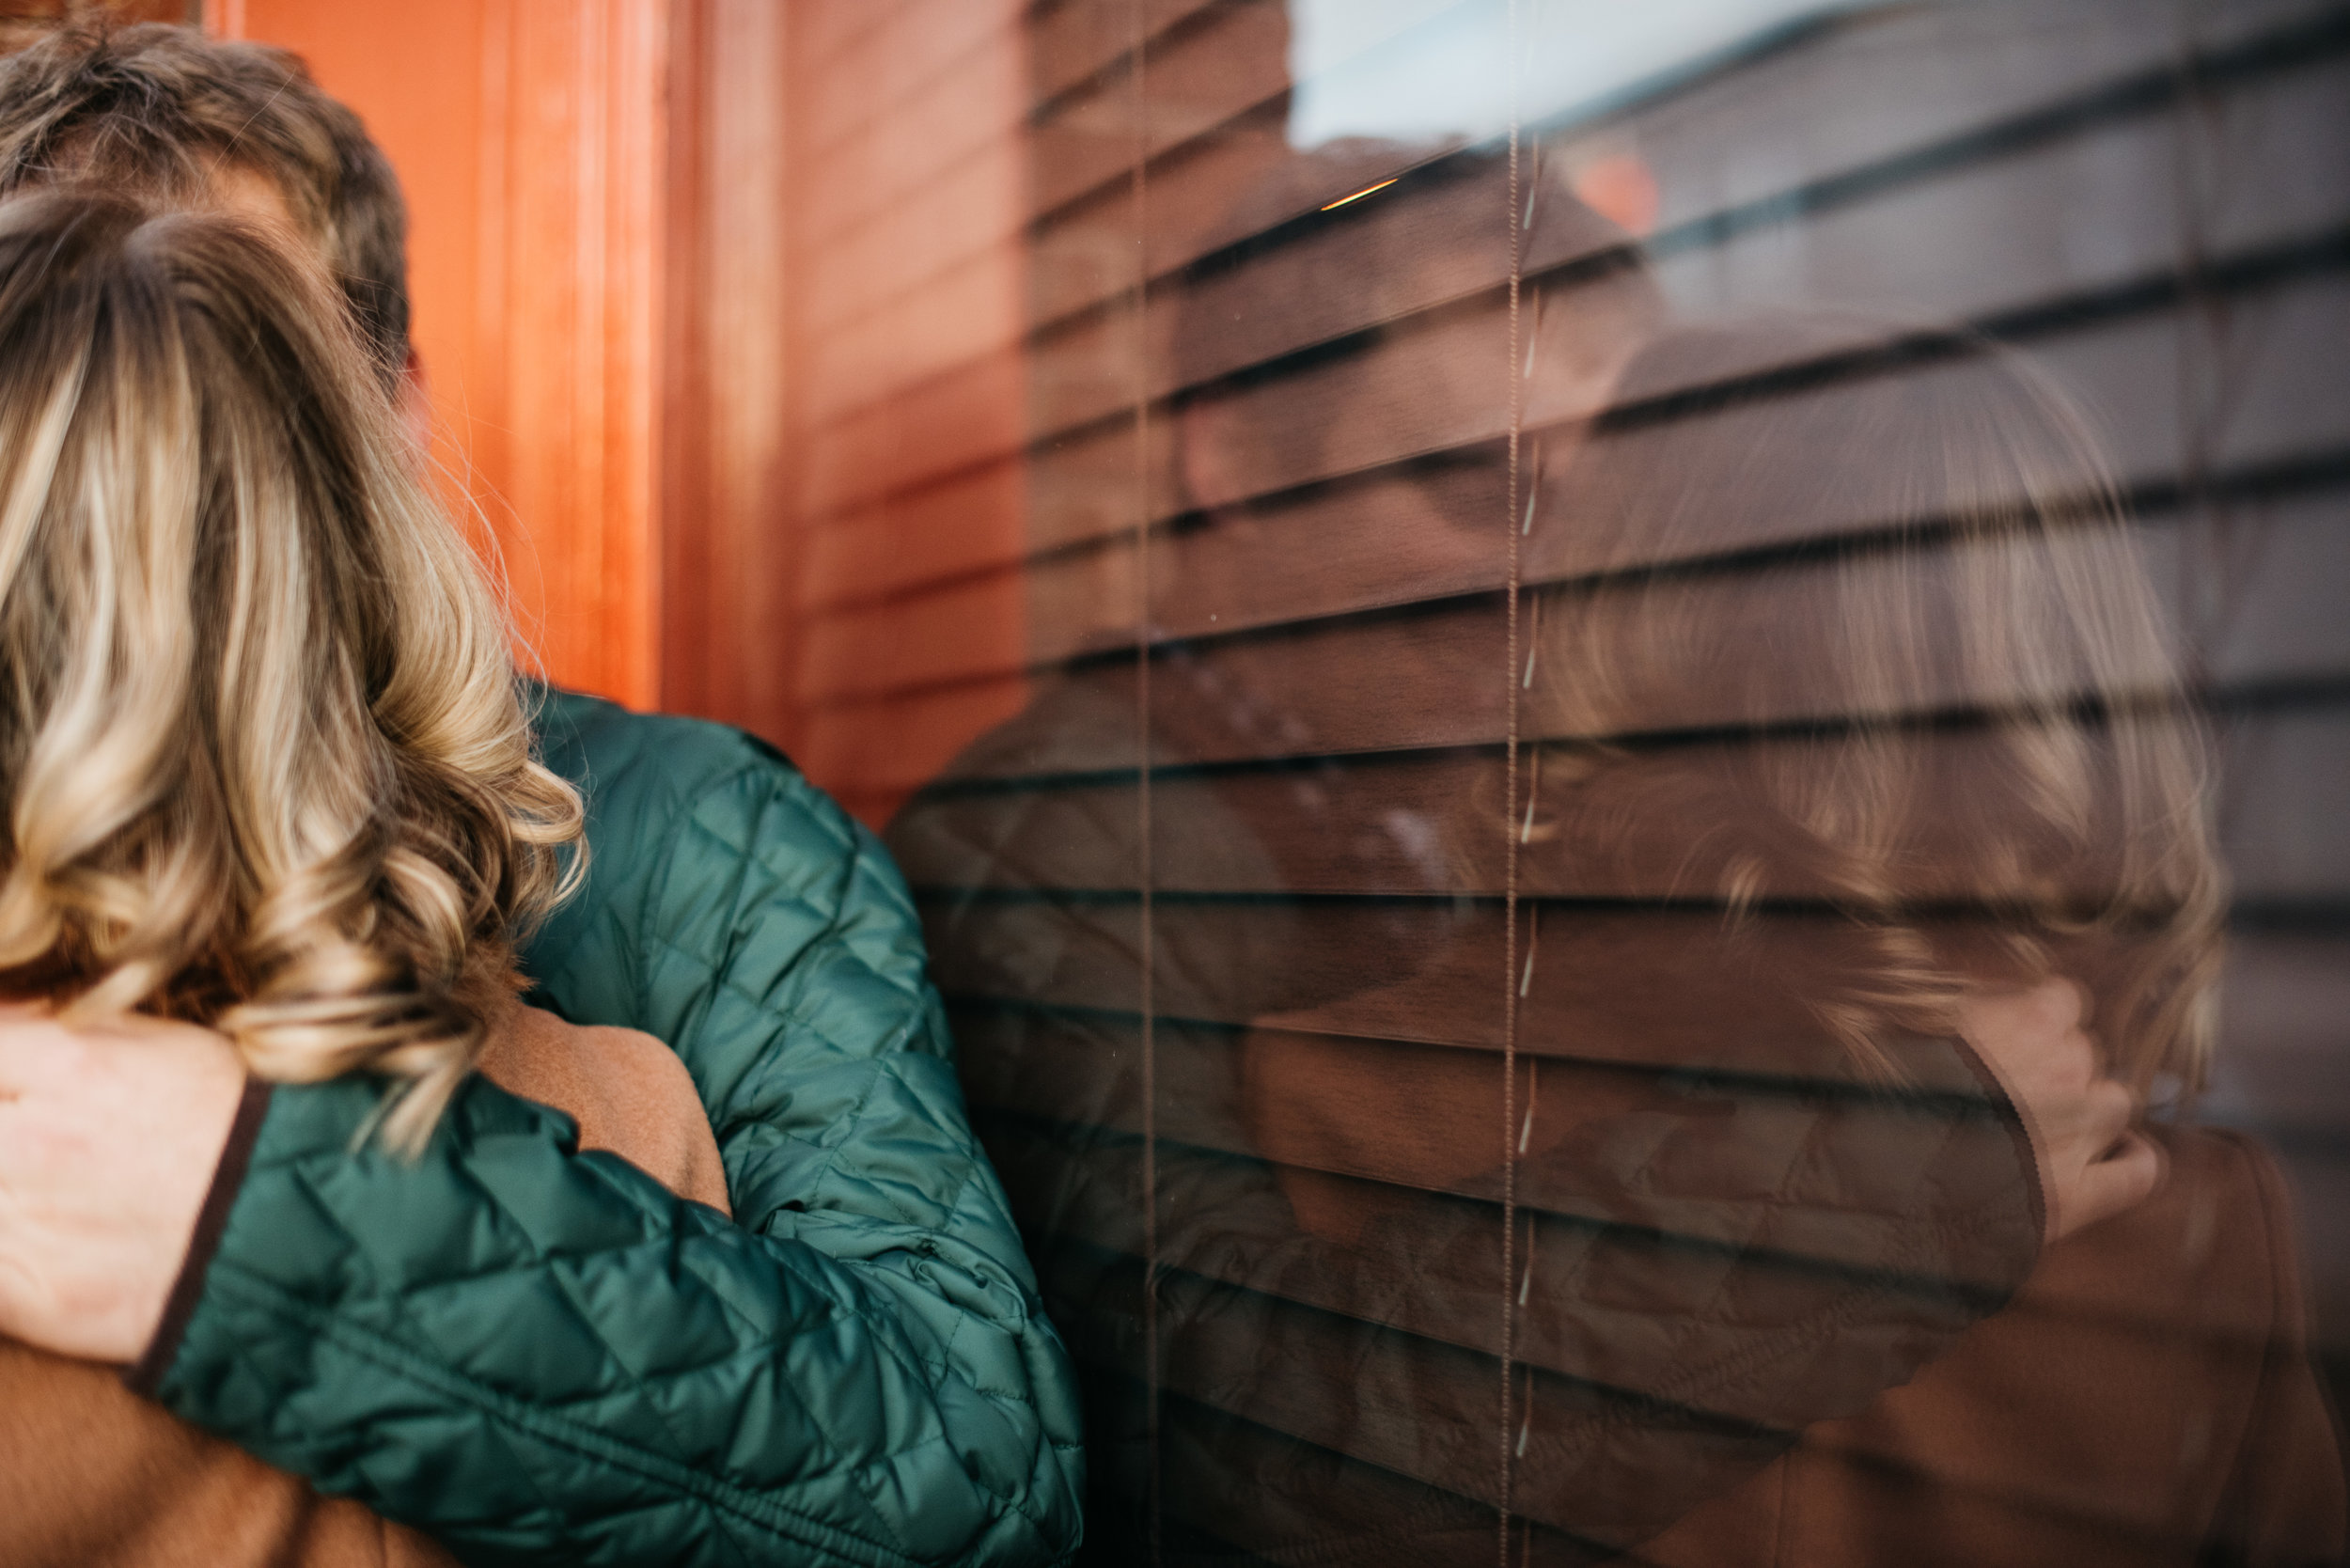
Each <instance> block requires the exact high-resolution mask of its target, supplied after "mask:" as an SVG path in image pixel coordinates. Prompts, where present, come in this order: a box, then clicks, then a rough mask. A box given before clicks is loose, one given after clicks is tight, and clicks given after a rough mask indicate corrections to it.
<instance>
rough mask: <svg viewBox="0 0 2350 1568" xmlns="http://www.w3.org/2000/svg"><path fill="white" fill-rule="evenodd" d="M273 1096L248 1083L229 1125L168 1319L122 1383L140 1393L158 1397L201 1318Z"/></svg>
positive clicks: (267, 1088)
mask: <svg viewBox="0 0 2350 1568" xmlns="http://www.w3.org/2000/svg"><path fill="white" fill-rule="evenodd" d="M269 1095H270V1086H269V1085H268V1084H265V1083H263V1082H262V1081H261V1080H260V1079H258V1078H247V1079H245V1081H244V1094H243V1097H242V1098H241V1099H239V1100H238V1102H237V1115H236V1120H234V1121H231V1122H229V1123H228V1145H227V1148H225V1149H223V1150H222V1151H221V1152H220V1164H219V1166H217V1167H216V1168H214V1169H213V1171H212V1184H211V1188H210V1189H209V1190H208V1191H206V1193H205V1194H204V1207H203V1208H201V1209H199V1210H198V1211H196V1234H195V1235H194V1236H193V1237H191V1238H190V1239H189V1241H188V1255H187V1258H186V1260H185V1261H184V1262H181V1263H180V1278H177V1279H175V1280H173V1281H172V1283H171V1294H170V1295H169V1296H168V1297H166V1298H165V1299H164V1317H163V1321H162V1322H161V1323H159V1324H157V1325H155V1337H154V1338H153V1339H152V1340H150V1341H148V1344H147V1354H146V1355H144V1356H140V1357H139V1358H138V1361H137V1362H136V1364H134V1365H133V1367H132V1368H131V1369H130V1370H129V1371H127V1372H124V1373H123V1374H122V1381H123V1382H124V1383H125V1384H127V1385H128V1386H129V1387H130V1389H131V1391H132V1392H133V1393H134V1394H138V1395H141V1396H142V1397H145V1398H148V1399H152V1398H153V1397H154V1396H155V1390H156V1389H157V1388H160V1387H162V1385H163V1381H164V1373H165V1372H169V1371H170V1370H171V1364H172V1362H174V1361H175V1360H178V1359H179V1356H180V1341H181V1340H182V1339H183V1338H185V1337H186V1335H187V1332H188V1324H189V1322H190V1321H191V1320H192V1319H194V1318H195V1316H196V1303H197V1302H199V1301H201V1300H203V1298H204V1275H205V1273H206V1271H207V1270H209V1269H210V1268H211V1266H212V1254H213V1253H215V1252H217V1251H219V1250H220V1238H221V1236H222V1234H223V1233H224V1232H225V1231H227V1229H228V1214H229V1211H230V1210H232V1209H234V1208H235V1207H236V1206H237V1194H238V1193H239V1192H241V1191H243V1189H244V1173H245V1169H246V1168H247V1167H248V1166H250V1165H251V1164H252V1163H253V1146H254V1145H255V1144H256V1143H258V1142H259V1141H260V1138H261V1121H262V1120H263V1119H264V1118H265V1117H267V1116H268V1115H269Z"/></svg>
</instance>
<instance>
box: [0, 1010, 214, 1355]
mask: <svg viewBox="0 0 2350 1568" xmlns="http://www.w3.org/2000/svg"><path fill="white" fill-rule="evenodd" d="M244 1077H245V1074H244V1065H243V1062H242V1061H241V1060H240V1059H239V1058H238V1057H237V1055H236V1053H235V1052H234V1051H233V1050H231V1049H230V1048H229V1045H228V1043H227V1041H225V1040H224V1039H222V1038H221V1037H220V1036H219V1035H216V1034H214V1033H212V1032H211V1030H209V1029H201V1028H197V1027H194V1026H193V1025H187V1024H170V1023H164V1022H161V1021H158V1020H154V1019H148V1018H134V1019H125V1020H122V1021H119V1022H117V1023H112V1024H108V1025H105V1026H103V1027H82V1028H69V1027H66V1026H64V1025H62V1024H59V1023H57V1022H55V1020H54V1019H52V1018H50V1017H49V1016H47V1015H46V1014H45V1013H43V1012H40V1011H35V1010H32V1009H22V1008H11V1009H8V1010H6V1011H0V1336H4V1337H7V1338H9V1339H14V1340H21V1341H24V1343H26V1344H29V1345H32V1346H34V1347H35V1348H37V1349H40V1350H46V1351H52V1352H55V1354H58V1355H61V1356H83V1357H86V1358H88V1359H92V1360H100V1361H124V1362H127V1361H133V1360H136V1359H137V1358H138V1356H140V1355H141V1353H143V1352H144V1351H145V1350H146V1348H147V1345H148V1341H150V1340H151V1339H152V1338H153V1337H154V1334H155V1330H156V1327H157V1325H159V1324H160V1323H161V1322H162V1320H163V1313H164V1305H165V1302H166V1299H167V1298H168V1297H169V1295H170V1294H171V1287H172V1284H173V1282H174V1280H176V1279H177V1278H178V1277H179V1273H180V1264H181V1262H183V1261H184V1260H185V1258H186V1256H187V1251H188V1244H189V1241H190V1239H191V1238H192V1237H193V1235H194V1234H195V1231H196V1216H197V1212H198V1211H199V1210H200V1209H201V1208H202V1206H203V1202H204V1196H205V1193H206V1192H207V1190H208V1189H209V1188H210V1187H211V1181H212V1173H213V1171H214V1169H215V1168H217V1167H218V1165H219V1163H220V1156H221V1151H222V1149H223V1148H224V1147H225V1146H226V1145H227V1140H228V1129H229V1125H230V1123H231V1122H232V1121H235V1119H236V1112H237V1102H238V1100H239V1098H240V1096H241V1095H242V1094H243V1088H244Z"/></svg>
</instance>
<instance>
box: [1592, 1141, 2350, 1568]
mask: <svg viewBox="0 0 2350 1568" xmlns="http://www.w3.org/2000/svg"><path fill="white" fill-rule="evenodd" d="M2154 1136H2155V1137H2156V1138H2157V1139H2158V1141H2160V1142H2161V1144H2162V1146H2163V1149H2164V1151H2165V1152H2166V1153H2167V1154H2168V1155H2169V1168H2168V1171H2167V1173H2166V1175H2165V1178H2164V1181H2163V1184H2162V1185H2161V1186H2160V1187H2159V1188H2158V1189H2157V1190H2156V1191H2155V1193H2154V1196H2153V1197H2152V1198H2150V1199H2148V1200H2146V1201H2145V1202H2143V1203H2141V1204H2139V1206H2138V1207H2136V1208H2135V1209H2132V1210H2130V1211H2128V1212H2127V1213H2125V1214H2123V1215H2116V1216H2115V1217H2114V1218H2112V1219H2108V1220H2107V1221H2105V1222H2103V1223H2102V1224H2098V1225H2094V1226H2092V1227H2090V1228H2089V1229H2088V1230H2086V1231H2081V1232H2080V1233H2078V1234H2077V1235H2074V1236H2070V1237H2068V1238H2066V1239H2065V1240H2064V1241H2062V1242H2060V1243H2058V1244H2057V1245H2056V1246H2055V1247H2051V1248H2049V1250H2048V1252H2047V1254H2046V1256H2045V1258H2044V1259H2043V1260H2042V1262H2041V1266H2040V1268H2039V1270H2038V1271H2037V1272H2036V1273H2035V1274H2034V1275H2033V1276H2032V1278H2031V1279H2030V1280H2029V1283H2027V1284H2026V1286H2025V1288H2024V1290H2023V1293H2022V1294H2020V1295H2018V1296H2017V1297H2016V1299H2015V1300H2014V1301H2013V1303H2012V1304H2010V1306H2009V1307H2008V1308H2007V1309H2006V1310H2005V1311H2002V1312H1999V1313H1998V1314H1997V1315H1995V1316H1993V1317H1990V1318H1986V1319H1984V1320H1983V1321H1982V1322H1981V1323H1979V1324H1977V1325H1975V1326H1974V1327H1973V1328H1971V1329H1969V1330H1968V1331H1967V1333H1966V1336H1965V1337H1964V1338H1962V1339H1961V1340H1960V1341H1959V1342H1958V1344H1957V1346H1956V1347H1955V1348H1954V1349H1952V1350H1951V1353H1950V1354H1949V1355H1947V1356H1943V1357H1942V1358H1941V1359H1940V1360H1938V1361H1935V1362H1934V1363H1933V1364H1932V1365H1930V1366H1928V1367H1927V1368H1926V1369H1925V1370H1924V1371H1923V1372H1920V1373H1919V1375H1918V1376H1917V1377H1916V1378H1915V1379H1914V1380H1913V1381H1912V1382H1910V1383H1909V1384H1908V1386H1907V1387H1905V1388H1897V1389H1894V1390H1893V1391H1892V1392H1890V1393H1888V1394H1885V1395H1883V1396H1881V1397H1880V1398H1879V1399H1878V1400H1877V1401H1876V1403H1873V1404H1872V1405H1871V1406H1869V1408H1868V1409H1866V1410H1864V1411H1862V1412H1861V1413H1860V1414H1859V1415H1857V1416H1855V1417H1853V1418H1851V1419H1847V1420H1840V1421H1831V1422H1826V1423H1824V1424H1822V1425H1820V1426H1817V1427H1814V1428H1812V1429H1810V1431H1808V1432H1806V1433H1805V1434H1804V1435H1803V1437H1802V1440H1801V1441H1800V1442H1799V1443H1798V1444H1797V1445H1796V1447H1795V1449H1794V1451H1793V1452H1792V1453H1790V1454H1789V1455H1788V1456H1787V1457H1785V1458H1784V1459H1781V1460H1780V1461H1779V1462H1778V1464H1775V1465H1773V1466H1770V1467H1769V1468H1768V1469H1766V1470H1764V1471H1763V1472H1762V1473H1761V1474H1760V1475H1757V1476H1755V1477H1754V1478H1753V1479H1752V1480H1751V1481H1749V1482H1747V1483H1746V1484H1745V1485H1744V1486H1741V1487H1739V1488H1738V1489H1737V1490H1736V1491H1734V1492H1731V1493H1730V1494H1729V1495H1728V1496H1726V1497H1718V1498H1716V1500H1714V1501H1713V1502H1711V1503H1708V1504H1707V1505H1706V1506H1704V1507H1703V1508H1700V1509H1699V1510H1698V1511H1697V1512H1696V1513H1692V1514H1690V1515H1689V1516H1688V1517H1687V1518H1685V1519H1684V1520H1683V1521H1682V1522H1681V1523H1680V1524H1679V1525H1677V1526H1675V1527H1674V1528H1673V1529H1670V1530H1669V1531H1668V1532H1667V1533H1666V1534H1665V1535H1663V1536H1662V1537H1660V1538H1658V1539H1657V1540H1655V1541H1653V1542H1651V1543H1650V1544H1649V1545H1648V1546H1647V1547H1646V1548H1645V1549H1644V1550H1643V1551H1641V1552H1639V1553H1637V1554H1635V1555H1634V1557H1633V1559H1632V1560H1633V1561H1637V1562H1639V1563H1642V1564H1647V1565H1650V1568H1875V1565H1879V1564H1899V1565H1900V1568H1937V1565H1940V1564H1950V1565H1951V1568H1995V1565H1996V1568H2198V1565H2201V1564H2213V1563H2227V1564H2233V1565H2237V1568H2317V1565H2320V1564H2327V1565H2330V1564H2334V1563H2337V1562H2339V1561H2340V1560H2341V1554H2342V1541H2343V1528H2344V1520H2343V1513H2344V1502H2343V1480H2342V1455H2341V1453H2340V1451H2339V1449H2338V1447H2337V1444H2336V1440H2335V1435H2334V1427H2333V1421H2332V1419H2331V1416H2330V1413H2329V1412H2328V1410H2327V1408H2326V1399H2325V1396H2324V1394H2323V1393H2322V1392H2321V1391H2320V1389H2319V1388H2318V1384H2317V1379H2316V1376H2315V1374H2314V1372H2313V1371H2312V1369H2311V1364H2310V1359H2309V1353H2308V1348H2307V1342H2306V1338H2305V1334H2304V1329H2303V1325H2302V1289H2303V1287H2302V1283H2301V1279H2300V1271H2299V1266H2298V1262H2297V1259H2296V1249H2295V1244H2294V1238H2293V1221H2292V1215H2291V1212H2290V1208H2289V1205H2288V1204H2287V1201H2286V1197H2285V1190H2284V1184H2283V1182H2282V1180H2281V1179H2280V1178H2279V1175H2278V1172H2277V1169H2276V1167H2275V1166H2274V1165H2272V1164H2271V1163H2270V1162H2269V1160H2268V1157H2267V1156H2266V1155H2265V1154H2264V1153H2262V1152H2260V1150H2259V1149H2258V1147H2257V1146H2255V1145H2254V1144H2253V1143H2252V1142H2251V1141H2250V1140H2249V1139H2248V1138H2245V1137H2240V1136H2238V1135H2236V1134H2233V1133H2223V1132H2215V1131H2206V1130H2188V1129H2177V1128H2159V1127H2158V1128H2156V1129H2154Z"/></svg>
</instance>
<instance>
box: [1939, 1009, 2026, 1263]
mask: <svg viewBox="0 0 2350 1568" xmlns="http://www.w3.org/2000/svg"><path fill="white" fill-rule="evenodd" d="M1951 1041H1952V1043H1955V1044H1956V1045H1957V1046H1958V1058H1959V1060H1961V1061H1963V1062H1965V1063H1966V1066H1967V1068H1968V1069H1969V1070H1970V1071H1971V1072H1972V1073H1973V1074H1975V1077H1976V1079H1977V1080H1978V1081H1980V1082H1981V1083H1982V1087H1983V1090H1984V1092H1985V1093H1987V1094H1989V1095H1990V1096H1991V1103H1992V1104H1993V1105H1996V1106H1998V1108H1999V1109H2001V1110H2003V1111H2005V1112H2007V1117H2006V1119H2005V1120H2006V1121H2007V1122H2008V1135H2009V1136H2010V1137H2013V1139H2014V1140H2015V1141H2016V1143H2017V1144H2019V1145H2020V1146H2021V1147H2022V1151H2023V1156H2024V1175H2025V1181H2026V1184H2027V1191H2026V1194H2025V1196H2026V1197H2027V1198H2028V1199H2029V1200H2030V1203H2031V1217H2032V1225H2033V1233H2034V1234H2035V1235H2037V1236H2038V1237H2039V1238H2040V1245H2039V1247H2038V1248H2037V1249H2036V1250H2035V1252H2034V1254H2033V1255H2034V1256H2035V1257H2037V1256H2038V1255H2039V1253H2040V1252H2044V1251H2045V1250H2047V1247H2048V1226H2049V1222H2050V1215H2049V1213H2048V1177H2047V1172H2046V1171H2045V1169H2043V1168H2042V1166H2041V1157H2040V1147H2041V1145H2040V1129H2039V1128H2037V1127H2035V1126H2033V1125H2032V1121H2031V1113H2030V1112H2029V1110H2026V1109H2025V1108H2024V1103H2023V1102H2022V1101H2021V1100H2018V1099H2017V1098H2016V1097H2015V1096H2014V1095H2013V1094H2011V1093H2009V1092H2008V1088H2007V1083H2006V1080H2004V1079H2002V1078H2001V1077H2000V1076H1999V1074H1998V1072H1997V1071H1995V1070H1994V1069H1993V1068H1992V1065H1991V1063H1990V1062H1989V1061H1987V1060H1986V1059H1984V1058H1983V1055H1982V1052H1980V1051H1978V1050H1976V1049H1975V1048H1974V1046H1972V1045H1970V1044H1968V1043H1966V1041H1965V1040H1962V1039H1960V1038H1959V1037H1958V1036H1956V1035H1952V1036H1951Z"/></svg>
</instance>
